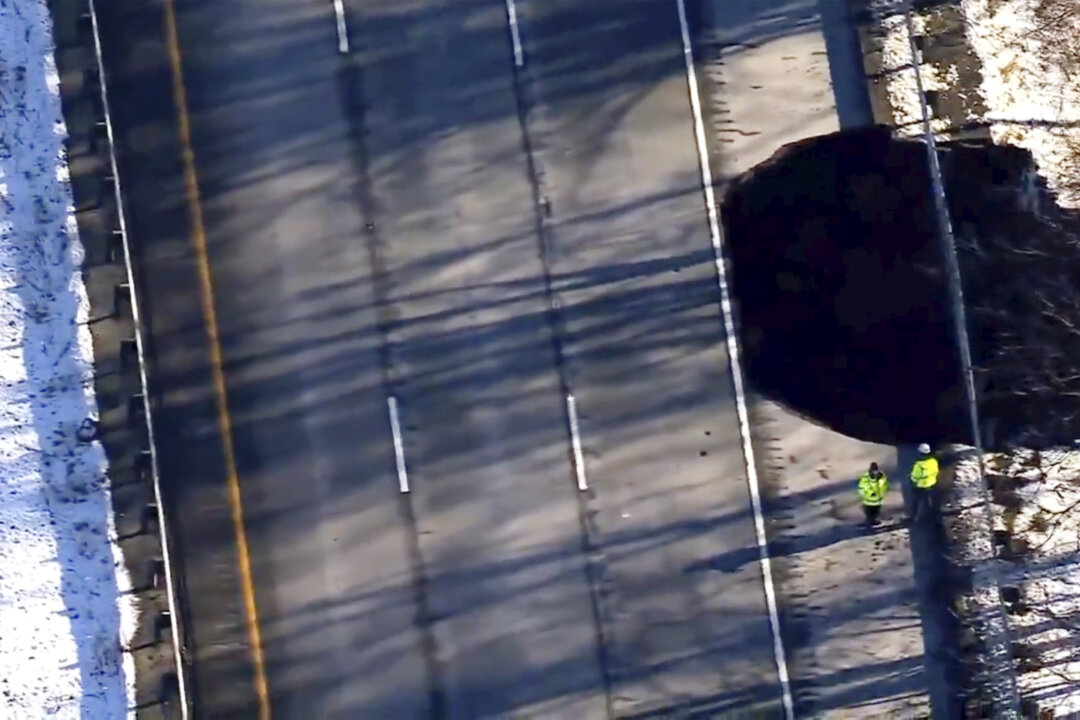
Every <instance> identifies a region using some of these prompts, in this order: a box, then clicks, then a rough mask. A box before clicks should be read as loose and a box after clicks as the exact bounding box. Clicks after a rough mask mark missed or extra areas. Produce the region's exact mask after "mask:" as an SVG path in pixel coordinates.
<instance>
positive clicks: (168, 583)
mask: <svg viewBox="0 0 1080 720" xmlns="http://www.w3.org/2000/svg"><path fill="white" fill-rule="evenodd" d="M87 8H88V10H89V11H90V27H91V29H92V31H93V35H94V58H95V61H96V64H97V71H98V78H99V81H100V82H99V84H100V85H101V87H100V92H101V109H102V115H104V119H105V137H106V138H107V139H108V141H109V172H110V173H111V174H112V178H113V195H114V197H115V199H116V223H117V226H118V228H119V230H120V246H121V249H122V250H123V252H124V274H125V277H126V278H127V283H128V288H129V289H130V295H131V297H130V298H129V300H130V303H131V324H132V325H133V326H134V336H135V355H136V361H137V363H138V365H139V389H140V391H141V392H142V396H143V417H144V422H145V423H146V437H147V441H146V445H147V449H148V450H149V452H150V479H151V482H152V483H153V490H154V502H155V503H156V504H157V521H158V535H159V536H160V539H161V564H162V565H163V566H164V568H165V599H166V602H167V604H168V607H169V629H170V630H171V631H172V647H173V664H174V666H175V667H174V668H173V670H174V672H175V673H176V686H177V694H178V695H179V697H178V698H177V699H178V701H179V705H180V717H181V720H187V718H188V717H189V716H190V712H191V707H190V700H189V698H188V679H187V664H186V663H185V662H184V657H183V652H182V651H183V650H184V644H185V643H184V636H183V635H182V634H181V633H180V612H179V608H178V607H177V597H176V592H177V591H176V578H175V577H174V576H173V559H172V546H171V542H170V538H171V537H172V535H171V533H172V531H171V530H170V529H169V527H168V524H167V521H168V519H167V518H166V516H165V508H166V505H165V502H164V496H163V494H162V491H161V475H160V473H159V471H158V470H159V468H158V454H157V444H156V442H155V438H156V431H155V429H154V413H153V407H152V406H151V398H152V397H153V396H152V395H151V394H150V384H149V378H148V376H147V372H146V349H145V343H146V341H145V339H144V338H143V332H144V330H145V328H144V326H143V320H142V313H141V308H140V307H139V300H138V293H137V291H136V286H135V271H134V264H133V261H132V252H131V242H130V240H129V238H128V232H127V212H126V209H125V206H124V193H123V188H121V186H120V169H119V166H118V165H117V162H116V137H115V134H114V132H113V124H112V111H111V109H110V107H109V92H108V83H107V81H106V74H105V59H104V54H103V53H102V49H101V26H100V24H99V21H98V15H97V6H96V3H95V0H90V1H89V3H88V6H87Z"/></svg>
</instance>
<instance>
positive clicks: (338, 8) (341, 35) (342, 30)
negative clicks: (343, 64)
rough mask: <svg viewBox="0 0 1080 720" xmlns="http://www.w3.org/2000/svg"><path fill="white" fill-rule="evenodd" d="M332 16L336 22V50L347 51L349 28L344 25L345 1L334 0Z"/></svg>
mask: <svg viewBox="0 0 1080 720" xmlns="http://www.w3.org/2000/svg"><path fill="white" fill-rule="evenodd" d="M334 18H335V21H336V24H337V38H338V41H337V42H338V45H337V46H338V52H340V53H341V54H343V55H344V54H345V53H347V52H349V30H348V28H346V27H345V3H344V2H343V0H334Z"/></svg>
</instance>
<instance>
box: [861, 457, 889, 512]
mask: <svg viewBox="0 0 1080 720" xmlns="http://www.w3.org/2000/svg"><path fill="white" fill-rule="evenodd" d="M888 491H889V479H888V478H887V477H885V473H883V472H881V469H880V468H878V464H877V463H870V468H869V469H868V470H867V471H866V472H864V473H863V474H862V475H860V476H859V499H860V500H862V506H863V514H864V515H866V525H867V527H873V526H874V525H877V522H878V518H879V517H880V515H881V504H882V503H883V502H885V493H887V492H888Z"/></svg>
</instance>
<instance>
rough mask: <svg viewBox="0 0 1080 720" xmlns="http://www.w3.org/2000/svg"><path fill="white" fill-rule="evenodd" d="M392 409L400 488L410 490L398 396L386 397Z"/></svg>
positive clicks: (392, 429) (391, 420) (392, 430)
mask: <svg viewBox="0 0 1080 720" xmlns="http://www.w3.org/2000/svg"><path fill="white" fill-rule="evenodd" d="M386 406H387V407H388V408H389V410H390V432H391V433H393V435H394V463H395V464H396V465H397V479H398V490H400V491H401V492H403V493H407V492H409V473H408V471H407V470H406V469H405V444H404V443H403V442H402V440H401V420H400V419H399V418H398V406H397V398H396V397H394V396H393V395H391V396H390V397H388V398H386Z"/></svg>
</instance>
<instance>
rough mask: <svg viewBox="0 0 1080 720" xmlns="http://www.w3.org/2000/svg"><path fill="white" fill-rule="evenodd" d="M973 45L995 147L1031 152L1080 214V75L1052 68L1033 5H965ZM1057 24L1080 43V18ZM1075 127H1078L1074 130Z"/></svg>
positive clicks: (1009, 1)
mask: <svg viewBox="0 0 1080 720" xmlns="http://www.w3.org/2000/svg"><path fill="white" fill-rule="evenodd" d="M961 8H962V9H963V14H964V18H965V31H966V33H967V38H968V42H969V43H970V45H971V47H972V49H973V50H974V51H975V54H976V55H977V56H978V58H979V62H980V64H981V65H982V75H983V82H982V87H981V88H980V89H979V90H980V94H981V95H982V97H983V100H984V102H985V103H986V107H987V108H988V110H989V116H988V117H987V118H986V119H987V120H989V121H991V123H992V124H991V126H990V132H991V135H992V136H993V138H994V142H996V143H998V144H1009V145H1016V146H1018V147H1023V148H1026V149H1028V150H1030V151H1031V154H1032V155H1033V156H1034V157H1035V161H1036V162H1037V163H1038V165H1039V170H1040V173H1041V174H1042V175H1043V177H1045V178H1046V180H1047V183H1048V184H1049V185H1050V187H1051V188H1052V189H1053V190H1054V191H1055V192H1057V194H1058V199H1059V202H1060V203H1061V204H1062V205H1063V206H1065V207H1080V185H1078V183H1077V182H1076V173H1077V171H1078V170H1080V72H1077V71H1078V70H1080V68H1076V67H1071V68H1070V67H1068V66H1067V65H1066V64H1064V63H1060V62H1054V61H1053V60H1051V58H1053V57H1054V56H1055V53H1054V52H1053V49H1052V48H1048V47H1046V46H1045V43H1044V42H1043V41H1042V40H1041V39H1040V34H1039V32H1038V29H1039V26H1040V24H1041V23H1044V22H1047V20H1041V19H1039V18H1036V17H1035V13H1036V3H1035V2H1033V0H1006V1H1005V2H1000V1H997V2H993V3H991V2H990V0H962V2H961ZM1057 21H1058V22H1059V23H1060V22H1064V23H1066V24H1072V25H1073V26H1075V27H1074V28H1073V30H1074V32H1073V34H1072V37H1071V39H1072V42H1075V41H1076V38H1077V37H1080V12H1076V13H1074V15H1073V17H1072V18H1071V19H1069V18H1068V17H1061V18H1058V19H1057ZM1070 124H1072V125H1073V126H1072V127H1069V125H1070Z"/></svg>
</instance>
